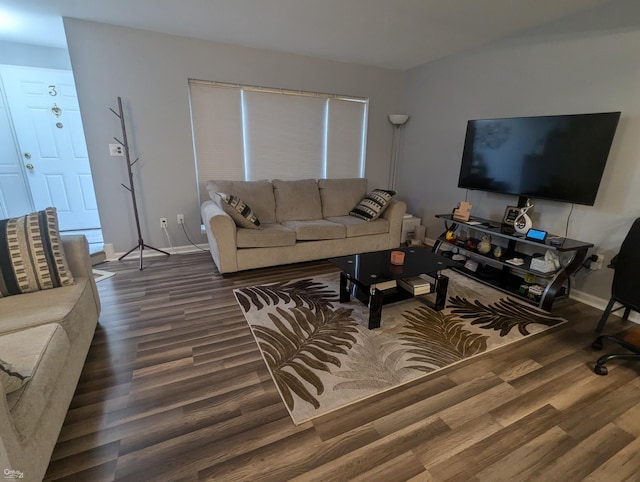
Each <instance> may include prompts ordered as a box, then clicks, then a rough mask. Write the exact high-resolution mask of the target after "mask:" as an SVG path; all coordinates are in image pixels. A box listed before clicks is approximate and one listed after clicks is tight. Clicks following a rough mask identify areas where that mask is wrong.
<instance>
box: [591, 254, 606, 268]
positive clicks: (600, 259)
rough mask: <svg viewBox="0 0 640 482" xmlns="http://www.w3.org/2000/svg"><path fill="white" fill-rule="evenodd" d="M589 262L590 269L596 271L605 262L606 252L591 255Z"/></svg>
mask: <svg viewBox="0 0 640 482" xmlns="http://www.w3.org/2000/svg"><path fill="white" fill-rule="evenodd" d="M590 261H591V262H590V263H589V269H590V270H591V271H596V270H598V269H602V264H603V263H604V254H594V255H592V256H591V259H590Z"/></svg>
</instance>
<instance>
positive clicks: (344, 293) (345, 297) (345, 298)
mask: <svg viewBox="0 0 640 482" xmlns="http://www.w3.org/2000/svg"><path fill="white" fill-rule="evenodd" d="M348 281H349V280H348V278H347V275H346V274H344V273H340V303H348V302H349V301H351V293H349V288H348V286H349V283H348Z"/></svg>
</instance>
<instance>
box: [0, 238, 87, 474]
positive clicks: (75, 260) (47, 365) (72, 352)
mask: <svg viewBox="0 0 640 482" xmlns="http://www.w3.org/2000/svg"><path fill="white" fill-rule="evenodd" d="M62 244H63V247H64V252H65V256H66V258H67V262H68V264H69V268H70V270H71V272H72V274H73V277H74V279H75V284H73V285H70V286H64V287H61V288H54V289H48V290H44V291H37V292H34V293H26V294H20V295H14V296H8V297H6V298H0V357H2V355H1V354H5V356H6V354H8V353H9V352H10V350H12V349H13V350H14V353H15V347H19V348H20V352H21V355H25V356H28V357H31V358H32V359H33V360H34V365H33V367H34V371H33V374H32V375H31V379H29V380H28V381H27V382H26V383H25V384H24V386H22V388H20V389H19V390H17V391H13V392H11V393H6V389H5V388H4V387H3V391H4V396H3V397H1V398H2V400H0V471H3V472H1V473H2V474H3V477H5V478H8V476H7V474H9V475H13V476H14V478H16V479H18V478H20V474H22V480H28V481H32V480H33V481H37V480H42V478H43V477H44V474H45V472H46V470H47V466H48V464H49V460H50V458H51V454H52V452H53V448H54V446H55V444H56V441H57V439H58V435H59V433H60V429H61V427H62V423H63V422H64V419H65V416H66V414H67V410H68V409H69V404H70V402H71V398H72V397H73V393H74V391H75V389H76V385H77V383H78V379H79V378H80V372H81V371H82V367H83V365H84V361H85V358H86V356H87V352H88V350H89V345H90V344H91V340H92V338H93V334H94V331H95V328H96V324H97V321H98V316H99V314H100V298H99V297H98V290H97V288H96V283H95V281H94V278H93V273H92V270H91V261H90V260H89V246H88V244H87V240H86V238H85V237H84V236H63V237H62ZM7 471H13V472H7Z"/></svg>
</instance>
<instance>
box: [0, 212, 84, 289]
mask: <svg viewBox="0 0 640 482" xmlns="http://www.w3.org/2000/svg"><path fill="white" fill-rule="evenodd" d="M71 284H73V275H72V274H71V271H70V270H69V265H68V263H67V259H66V257H65V254H64V248H63V247H62V241H61V240H60V233H59V231H58V217H57V214H56V208H47V209H45V210H43V211H38V212H34V213H31V214H27V215H25V216H20V217H17V218H10V219H3V220H0V297H5V296H10V295H18V294H22V293H32V292H34V291H40V290H46V289H51V288H58V287H61V286H68V285H71Z"/></svg>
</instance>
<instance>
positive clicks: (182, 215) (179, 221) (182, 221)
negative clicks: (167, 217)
mask: <svg viewBox="0 0 640 482" xmlns="http://www.w3.org/2000/svg"><path fill="white" fill-rule="evenodd" d="M177 218H178V224H184V214H178V216H177Z"/></svg>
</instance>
